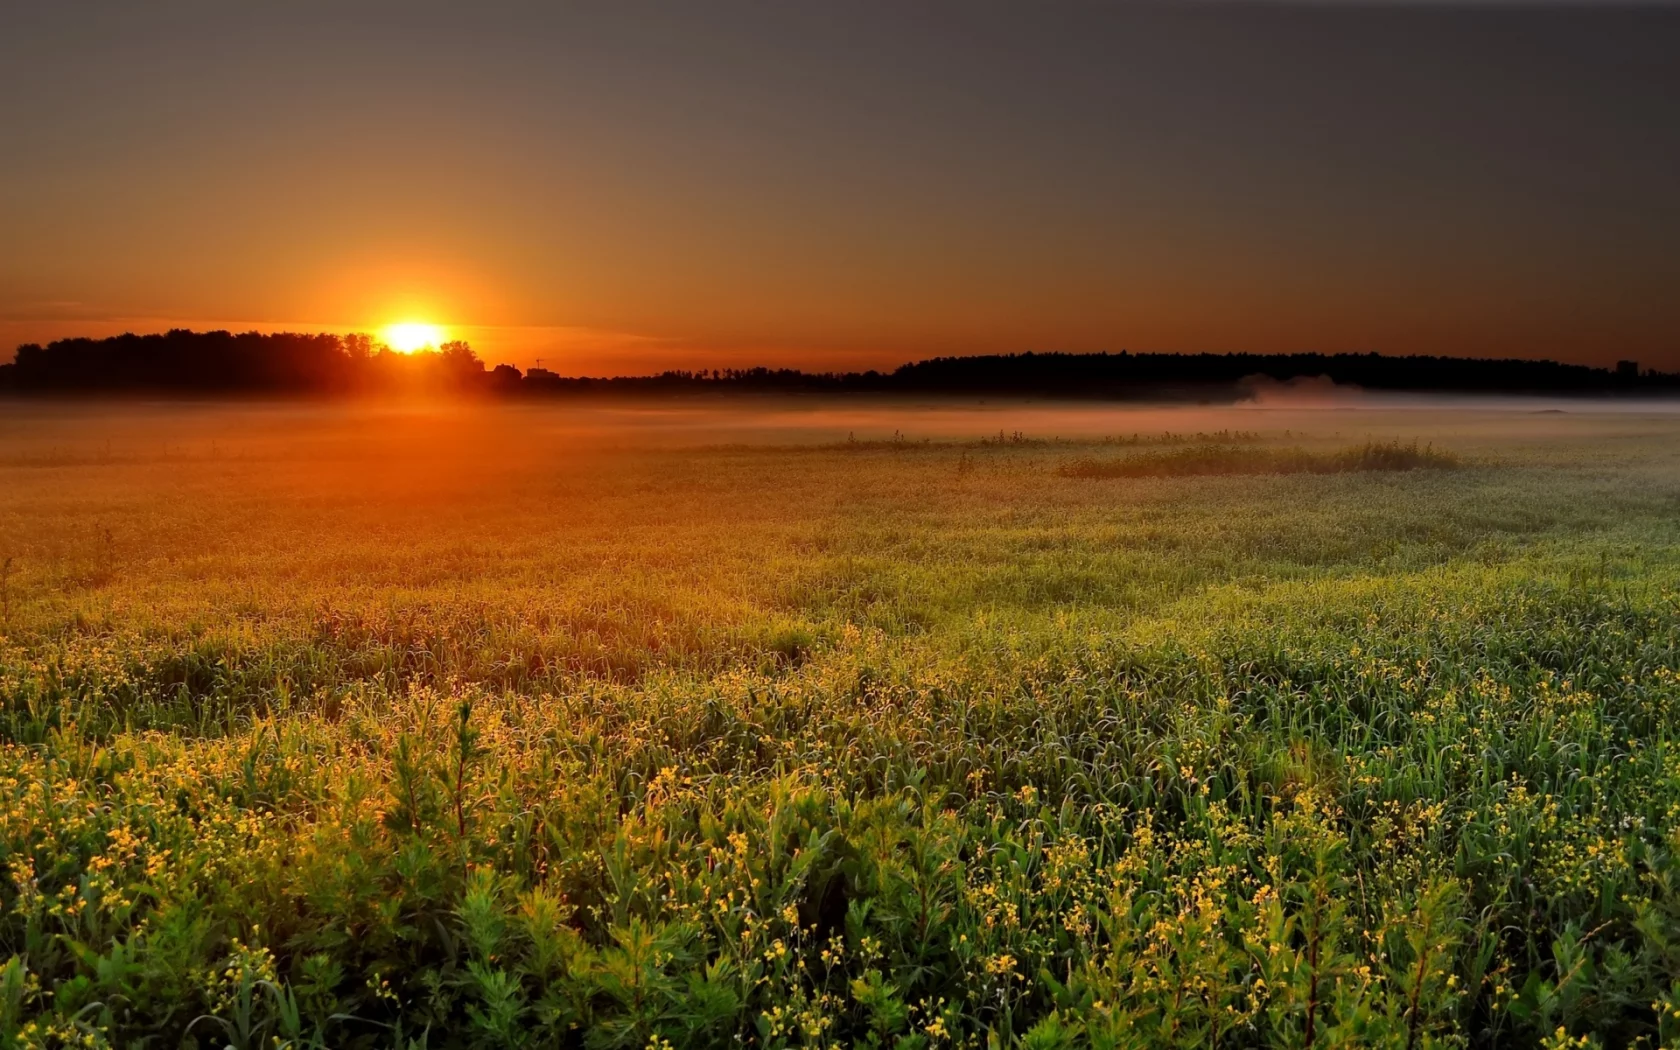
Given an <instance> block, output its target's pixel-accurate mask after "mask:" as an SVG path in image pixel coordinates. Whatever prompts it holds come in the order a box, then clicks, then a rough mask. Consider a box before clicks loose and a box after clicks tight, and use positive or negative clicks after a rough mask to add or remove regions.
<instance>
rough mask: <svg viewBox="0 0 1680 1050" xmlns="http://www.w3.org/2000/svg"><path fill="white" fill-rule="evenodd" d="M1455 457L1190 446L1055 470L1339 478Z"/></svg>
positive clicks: (1388, 450)
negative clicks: (1337, 476) (1351, 473)
mask: <svg viewBox="0 0 1680 1050" xmlns="http://www.w3.org/2000/svg"><path fill="white" fill-rule="evenodd" d="M1458 465H1459V458H1458V457H1457V456H1455V455H1453V454H1452V453H1450V452H1443V451H1439V450H1437V449H1436V448H1434V446H1432V445H1426V446H1424V447H1422V448H1420V447H1418V443H1417V442H1416V441H1413V442H1411V443H1409V444H1401V443H1400V442H1399V441H1397V440H1396V441H1388V442H1381V441H1368V442H1366V443H1365V444H1363V445H1355V446H1352V447H1350V448H1344V449H1339V450H1337V451H1334V452H1309V451H1307V450H1306V449H1304V448H1298V447H1297V448H1265V447H1252V446H1250V447H1243V446H1236V445H1192V446H1190V447H1188V448H1175V449H1171V450H1168V451H1152V452H1143V453H1138V454H1136V455H1132V456H1127V457H1125V458H1122V459H1107V460H1103V459H1077V460H1074V461H1073V462H1071V463H1066V464H1063V465H1062V466H1061V467H1060V468H1058V472H1059V473H1060V474H1061V475H1062V476H1063V477H1069V478H1176V477H1197V476H1201V475H1208V474H1344V473H1347V472H1348V471H1355V470H1445V469H1451V468H1454V467H1457V466H1458Z"/></svg>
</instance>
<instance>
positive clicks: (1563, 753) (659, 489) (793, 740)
mask: <svg viewBox="0 0 1680 1050" xmlns="http://www.w3.org/2000/svg"><path fill="white" fill-rule="evenodd" d="M1646 440H1647V441H1649V442H1650V450H1649V452H1647V453H1644V454H1643V455H1644V458H1642V459H1641V458H1635V457H1630V456H1628V455H1627V454H1626V451H1625V448H1623V447H1622V446H1614V447H1616V448H1617V449H1618V451H1617V460H1616V466H1614V467H1613V468H1609V469H1595V470H1593V471H1590V472H1588V471H1578V470H1574V469H1573V465H1574V464H1575V463H1576V462H1577V460H1576V459H1573V458H1571V457H1574V456H1588V457H1590V456H1596V455H1598V454H1599V453H1601V452H1602V451H1603V450H1604V449H1605V448H1607V447H1611V446H1601V445H1594V444H1590V443H1580V444H1577V445H1576V446H1573V447H1570V448H1565V449H1563V450H1561V451H1559V452H1557V453H1555V454H1554V455H1555V458H1553V459H1549V460H1547V459H1540V460H1536V459H1534V458H1532V457H1533V454H1532V452H1528V453H1524V452H1522V449H1521V447H1520V445H1519V444H1518V443H1517V442H1511V443H1509V444H1508V445H1507V446H1502V447H1504V448H1506V450H1507V451H1508V452H1509V454H1510V457H1511V458H1512V459H1514V460H1516V461H1517V462H1518V463H1519V464H1522V459H1521V457H1522V456H1523V455H1528V456H1530V458H1529V459H1528V460H1527V462H1526V465H1513V466H1507V467H1503V468H1500V469H1497V470H1477V471H1461V472H1458V473H1456V474H1450V475H1443V476H1441V477H1437V478H1430V479H1422V478H1417V479H1413V478H1406V477H1397V478H1381V479H1379V478H1376V477H1369V478H1367V477H1362V476H1360V475H1358V474H1354V475H1353V476H1350V477H1348V478H1345V479H1338V481H1337V483H1336V484H1335V485H1325V484H1323V483H1322V482H1320V481H1319V480H1317V479H1315V478H1313V477H1311V476H1304V477H1301V478H1297V479H1294V480H1292V481H1291V482H1290V483H1289V484H1290V485H1291V486H1293V487H1292V488H1291V495H1292V498H1291V499H1290V500H1288V501H1278V500H1271V499H1262V498H1261V497H1260V496H1257V495H1255V494H1253V493H1252V492H1248V493H1244V492H1239V491H1236V490H1233V489H1232V487H1231V486H1228V485H1220V484H1217V483H1200V482H1197V481H1196V480H1195V479H1193V478H1192V479H1187V480H1186V481H1185V482H1184V483H1183V484H1182V485H1177V486H1172V487H1171V488H1172V491H1163V490H1164V489H1165V488H1167V487H1153V488H1152V489H1150V490H1149V491H1141V490H1140V493H1139V496H1138V499H1137V500H1136V501H1134V502H1130V503H1126V504H1124V505H1118V504H1117V503H1116V501H1115V500H1114V499H1113V498H1112V495H1111V494H1105V493H1104V492H1102V491H1101V489H1102V487H1101V486H1070V485H1067V484H1065V483H1064V482H1061V481H1059V480H1058V479H1057V478H1056V477H1055V476H1054V475H1053V474H1052V472H1051V469H1052V467H1053V464H1054V463H1055V461H1056V459H1057V457H1058V455H1060V454H1061V453H1059V452H1058V451H1057V450H1056V449H1055V448H1054V447H1051V446H1034V445H1024V446H1013V445H1007V444H1005V445H993V446H983V447H974V446H969V447H948V448H939V447H934V448H932V449H930V450H928V451H927V454H926V455H925V456H915V457H896V456H880V457H860V456H855V455H848V454H847V453H845V452H844V451H841V450H834V451H832V452H826V453H825V452H811V451H809V450H805V451H801V452H799V453H798V454H797V455H794V454H792V453H791V452H788V451H776V450H752V449H739V448H736V449H726V450H716V451H711V452H706V453H658V454H651V453H650V454H646V455H643V454H636V455H630V454H625V455H615V456H612V457H605V458H602V459H600V460H599V461H597V462H594V463H586V464H574V465H572V466H570V467H562V468H557V467H554V466H552V465H551V464H550V463H549V462H548V461H546V460H545V461H541V462H538V463H534V464H533V465H532V466H531V468H530V471H529V472H528V473H521V474H519V475H516V476H515V477H514V479H513V481H511V482H498V483H497V484H496V485H494V486H489V485H483V486H479V487H477V488H476V489H473V490H472V494H473V498H472V499H470V500H462V499H461V498H460V494H461V489H460V487H459V486H460V484H461V482H459V479H449V478H438V477H432V476H430V475H428V476H426V477H425V478H424V480H423V481H422V482H410V481H407V480H404V481H402V484H401V486H398V485H397V484H396V482H392V481H391V480H390V479H389V477H385V478H384V479H383V480H382V479H381V476H380V475H379V474H377V473H374V472H371V470H370V472H368V473H361V472H360V471H358V472H354V473H346V474H345V475H344V476H342V477H339V476H331V475H326V474H322V473H311V472H300V473H299V474H297V475H295V476H291V477H289V478H288V477H287V476H285V475H283V474H279V475H277V473H276V470H275V467H274V464H273V462H268V463H264V464H263V465H261V466H260V467H248V468H240V470H239V471H237V472H231V473H230V472H229V471H228V470H227V469H226V468H225V466H223V465H215V464H205V465H203V466H202V467H183V466H181V465H179V464H176V465H174V466H173V467H172V473H170V474H169V475H167V476H166V475H143V474H136V473H131V472H132V471H138V470H142V469H146V468H142V467H140V466H135V465H127V464H116V465H115V466H114V467H111V466H110V465H106V466H100V467H97V468H94V467H83V466H67V467H64V468H54V469H57V470H59V473H57V474H56V475H50V474H46V473H45V472H44V471H43V468H40V467H30V468H29V473H30V475H31V477H32V478H33V479H34V480H32V481H29V482H28V484H27V485H26V486H23V487H19V488H14V489H13V491H14V492H16V493H18V496H17V500H16V502H14V503H13V505H12V509H10V510H9V511H7V513H8V514H9V515H10V517H9V518H8V522H9V527H10V529H11V538H12V540H13V543H14V549H15V550H16V551H17V552H18V553H17V554H16V555H15V557H16V559H17V560H16V566H17V567H16V569H15V570H14V575H13V578H12V580H11V586H12V588H13V591H12V602H13V608H12V611H11V619H10V621H9V622H8V625H7V626H6V627H5V629H4V630H5V633H4V637H3V638H0V795H3V797H4V799H5V801H4V803H3V804H0V865H3V870H4V875H3V877H0V1041H4V1042H5V1043H6V1045H16V1046H48V1045H51V1046H63V1045H68V1044H71V1043H74V1044H76V1045H81V1046H89V1045H91V1046H106V1045H108V1046H180V1045H188V1046H193V1045H198V1046H214V1047H223V1046H230V1045H231V1046H235V1047H256V1046H259V1045H260V1046H263V1047H277V1046H278V1047H292V1048H300V1047H364V1046H365V1047H386V1046H401V1047H405V1048H406V1047H414V1046H425V1047H507V1046H518V1047H539V1046H557V1047H559V1046H579V1045H582V1046H590V1047H620V1046H621V1047H638V1048H640V1047H647V1046H650V1045H657V1046H665V1045H667V1044H668V1045H670V1046H673V1047H675V1046H679V1045H681V1046H719V1047H721V1046H732V1045H755V1046H777V1047H780V1046H794V1045H801V1046H804V1045H814V1046H827V1045H833V1046H842V1045H862V1046H895V1047H929V1048H931V1047H942V1046H947V1045H950V1046H956V1045H965V1046H984V1045H998V1046H1031V1047H1055V1046H1186V1047H1188V1046H1207V1045H1219V1046H1256V1045H1274V1046H1306V1045H1312V1046H1331V1045H1336V1046H1369V1045H1386V1046H1394V1047H1422V1046H1442V1045H1469V1044H1476V1045H1493V1044H1498V1045H1511V1046H1532V1045H1541V1044H1547V1045H1551V1044H1554V1043H1556V1042H1558V1041H1559V1040H1560V1039H1568V1040H1579V1039H1585V1040H1587V1041H1588V1042H1589V1043H1591V1042H1593V1041H1597V1042H1599V1043H1601V1044H1603V1045H1631V1044H1633V1043H1635V1042H1636V1041H1640V1040H1643V1041H1644V1045H1666V1044H1669V1043H1672V1042H1673V1041H1674V1040H1676V1039H1677V1038H1680V1027H1677V1023H1680V1022H1677V1018H1680V1014H1677V1013H1676V1011H1680V985H1677V984H1676V980H1675V975H1676V974H1677V973H1680V948H1677V946H1680V859H1677V858H1680V831H1677V828H1680V751H1677V750H1676V744H1675V741H1673V740H1670V739H1669V738H1670V737H1671V736H1673V735H1674V726H1675V725H1676V724H1677V721H1676V720H1677V716H1680V673H1677V672H1676V668H1677V667H1680V548H1677V547H1676V539H1675V536H1674V533H1673V529H1672V525H1671V523H1670V498H1671V496H1670V493H1672V492H1673V491H1675V490H1676V489H1677V488H1680V480H1677V479H1676V478H1675V476H1674V475H1673V468H1672V466H1670V465H1669V464H1670V463H1671V462H1672V459H1671V456H1670V453H1671V451H1672V447H1673V446H1674V445H1676V444H1680V433H1675V434H1669V435H1666V436H1664V435H1659V436H1658V437H1652V438H1647V439H1646ZM1665 442H1666V444H1665ZM1379 455H1380V453H1379ZM964 462H967V463H971V464H972V467H971V469H968V470H966V471H964V472H962V473H961V474H960V475H959V472H958V471H957V470H956V469H955V467H956V465H957V464H959V463H964ZM397 466H399V467H400V464H398V465H397ZM90 469H99V470H107V469H115V470H117V471H119V473H117V474H103V475H100V476H98V477H90V476H87V475H84V474H79V473H77V472H78V471H85V470H90ZM384 469H387V470H392V469H396V468H395V467H391V466H389V465H387V466H385V467H384ZM20 476H21V472H20V473H19V474H13V475H12V476H11V480H14V481H15V480H16V479H17V478H19V477H20ZM370 478H371V479H373V480H372V481H370V480H369V479H370ZM378 484H384V485H389V486H391V487H390V488H389V489H387V490H384V491H379V492H377V493H376V494H375V495H374V496H372V497H370V496H369V494H368V492H367V490H368V487H369V486H370V485H378ZM557 489H558V490H561V491H563V492H564V493H565V494H566V498H564V499H560V498H557V496H556V491H557ZM444 496H447V497H448V498H447V499H445V498H442V497H444ZM90 513H93V514H96V515H97V516H98V520H99V521H100V522H101V523H104V522H110V524H109V525H104V524H101V528H102V529H104V528H108V529H110V530H111V534H114V535H116V536H118V537H120V542H118V543H115V544H114V545H112V544H108V543H107V542H106V535H107V534H105V533H102V532H99V531H98V530H89V529H87V528H86V527H85V526H84V525H83V524H82V519H83V517H84V516H86V515H88V514H90ZM100 559H106V560H108V561H109V562H110V563H111V564H110V566H109V568H110V571H109V572H108V573H106V574H103V575H101V576H100V577H99V578H97V579H95V578H92V577H89V576H88V574H87V573H86V572H85V571H84V568H85V566H86V564H87V563H88V562H89V561H90V560H93V561H99V560H100ZM1560 1031H1561V1035H1560ZM1572 1045H1573V1044H1572Z"/></svg>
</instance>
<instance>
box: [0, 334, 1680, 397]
mask: <svg viewBox="0 0 1680 1050" xmlns="http://www.w3.org/2000/svg"><path fill="white" fill-rule="evenodd" d="M1321 376H1322V377H1326V378H1328V379H1330V380H1333V381H1334V382H1336V383H1338V384H1346V385H1352V386H1358V387H1361V388H1364V389H1367V390H1387V391H1422V392H1431V391H1433V392H1443V393H1446V392H1451V393H1483V394H1492V393H1544V394H1565V395H1586V394H1633V393H1642V394H1657V393H1661V394H1670V393H1676V392H1680V373H1665V372H1656V371H1652V370H1645V371H1640V369H1639V367H1638V365H1637V364H1636V363H1635V362H1632V361H1622V362H1619V363H1618V364H1617V366H1616V367H1615V368H1613V369H1610V368H1592V367H1589V366H1586V365H1570V364H1560V363H1558V362H1556V361H1527V360H1517V359H1497V360H1494V359H1474V358H1455V357H1423V356H1409V357H1388V356H1383V355H1380V354H1132V353H1127V352H1125V351H1121V352H1120V353H1117V354H1109V353H1100V354H1066V353H1022V354H1006V355H991V356H983V357H937V358H933V359H931V360H927V361H919V362H916V363H914V364H907V365H904V366H902V367H900V368H897V369H895V370H893V371H891V372H876V371H869V372H845V373H835V372H823V373H813V372H801V371H797V370H794V369H770V368H746V369H738V368H730V369H710V370H707V369H702V370H699V371H669V372H662V373H660V374H658V375H650V376H618V377H614V378H590V377H569V376H561V375H558V374H556V373H555V372H552V371H550V370H548V369H543V368H533V369H530V370H529V371H525V372H521V371H520V370H519V369H517V368H514V367H513V366H511V365H497V366H496V367H494V368H486V367H485V365H484V362H483V361H481V360H479V358H478V355H477V354H475V353H474V352H473V350H472V348H471V347H470V346H468V345H467V344H466V343H464V342H449V343H444V344H443V345H442V346H440V347H438V348H437V349H436V350H426V351H422V352H419V353H414V354H403V353H397V352H396V351H393V350H391V349H390V348H388V347H385V346H383V345H381V344H379V343H377V342H375V341H374V340H373V339H372V338H370V337H368V336H365V335H349V336H338V335H326V334H320V335H307V334H296V333H285V332H282V333H276V334H261V333H257V332H245V333H241V334H237V335H236V334H233V333H230V332H222V331H216V332H191V331H186V330H183V329H176V330H174V331H170V332H167V333H164V334H162V335H119V336H114V337H111V338H108V339H60V340H58V341H56V342H53V343H50V344H48V345H47V346H40V345H37V344H33V343H30V344H25V345H23V346H20V347H18V350H17V357H16V360H15V361H14V362H13V363H11V364H6V365H0V391H5V392H8V393H12V394H24V395H27V394H60V395H75V394H140V395H154V396H155V395H174V396H224V395H242V396H264V395H288V396H292V395H313V396H320V395H328V396H331V395H354V394H381V393H403V392H430V393H482V394H487V395H499V396H542V395H552V394H566V393H591V392H596V393H610V392H615V391H617V392H624V393H653V392H672V393H674V392H684V391H695V392H698V391H712V390H717V391H723V390H739V391H765V392H773V391H782V392H801V391H803V392H811V393H824V392H832V393H839V392H850V391H856V392H873V393H914V394H935V393H965V394H993V395H1001V394H1012V395H1021V396H1053V397H1084V398H1139V399H1155V398H1159V399H1177V398H1186V397H1189V398H1197V399H1209V400H1214V399H1225V398H1235V397H1239V396H1242V394H1243V393H1244V392H1245V391H1246V390H1247V389H1249V388H1250V387H1251V386H1252V384H1253V383H1254V382H1255V381H1256V380H1257V379H1258V378H1260V377H1269V378H1270V379H1275V380H1289V379H1295V378H1301V377H1321Z"/></svg>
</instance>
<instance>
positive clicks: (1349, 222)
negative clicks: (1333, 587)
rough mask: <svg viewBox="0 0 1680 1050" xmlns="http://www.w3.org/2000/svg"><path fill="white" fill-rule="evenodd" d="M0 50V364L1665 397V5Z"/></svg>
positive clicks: (960, 18)
mask: <svg viewBox="0 0 1680 1050" xmlns="http://www.w3.org/2000/svg"><path fill="white" fill-rule="evenodd" d="M852 10H853V12H854V17H851V18H847V19H843V20H842V19H839V18H837V17H836V16H835V15H834V13H832V12H824V11H819V10H794V9H776V10H766V9H765V8H763V7H757V6H748V5H739V6H738V5H734V4H730V3H723V4H720V5H719V6H717V7H715V8H708V10H707V11H705V12H704V13H700V12H697V11H696V10H695V9H694V8H692V7H688V6H686V5H684V6H672V7H668V8H666V7H659V6H657V5H655V6H648V7H645V8H638V9H637V10H636V11H633V12H625V11H618V12H613V11H605V10H597V11H578V10H568V11H564V12H546V13H545V12H541V11H523V10H522V11H512V10H506V9H497V10H495V11H492V12H490V13H480V14H472V13H469V12H466V11H464V10H461V9H457V8H452V7H448V6H439V7H435V8H434V7H432V6H430V5H427V4H425V3H415V4H412V5H405V6H403V7H401V8H390V9H382V8H380V7H379V6H378V5H370V6H369V7H368V8H367V9H362V8H357V9H355V10H354V11H350V12H343V11H341V12H338V13H337V14H334V15H331V16H329V15H327V14H325V13H323V12H313V13H311V12H308V11H303V12H301V13H300V12H287V11H278V10H271V11H251V10H244V9H229V8H219V7H214V6H204V7H196V6H193V5H190V4H189V5H184V6H181V7H178V8H171V9H169V10H168V11H166V12H162V13H158V12H140V11H134V10H130V9H128V8H126V7H125V6H122V5H113V6H111V7H109V8H93V9H89V10H85V11H84V10H78V11H77V12H68V11H62V10H59V9H56V8H43V9H41V10H33V11H18V10H13V9H11V8H8V9H7V11H6V12H5V13H4V14H0V140H3V141H5V142H6V143H7V153H8V159H7V163H6V164H5V165H0V245H4V250H3V251H0V354H4V353H5V351H6V350H9V349H10V347H11V346H14V345H16V344H17V343H20V342H26V341H46V340H49V339H52V338H57V337H60V336H66V335H105V334H114V333H117V332H120V331H125V330H133V331H153V330H160V329H165V328H170V327H192V328H210V327H216V328H232V329H236V330H245V329H251V328H256V329H263V330H271V329H278V328H289V329H302V330H329V331H351V330H367V331H377V330H378V329H379V328H380V327H382V326H383V325H385V324H388V323H391V322H394V321H399V320H427V321H432V322H436V323H440V324H443V325H445V326H448V327H449V328H450V330H451V334H452V335H455V336H459V337H464V338H466V339H468V340H469V341H470V342H472V343H473V345H474V346H475V347H476V348H477V349H478V350H479V351H480V353H481V356H483V357H485V358H486V359H487V360H489V361H491V362H500V361H508V362H511V363H515V364H519V365H522V366H529V365H531V364H533V363H535V362H536V360H537V359H538V358H541V359H543V361H544V363H545V364H547V365H548V366H550V367H553V368H556V369H558V370H560V371H563V372H569V373H584V374H603V373H634V372H646V371H651V370H658V369H661V368H667V367H713V366H725V365H743V364H770V365H791V366H797V367H803V368H808V369H829V368H867V367H891V366H893V365H896V364H899V363H901V362H903V361H906V360H911V359H915V358H920V357H926V356H931V355H935V354H951V353H984V352H999V351H1015V350H1029V349H1037V350H1050V349H1060V350H1105V349H1106V350H1120V349H1122V348H1128V349H1131V350H1134V351H1142V350H1184V351H1204V350H1212V351H1223V350H1244V351H1255V352H1266V351H1297V350H1321V351H1327V352H1334V351H1341V350H1361V351H1362V350H1377V351H1382V352H1388V353H1414V352H1415V353H1449V354H1487V355H1513V356H1548V357H1556V358H1561V359H1566V360H1576V361H1588V362H1596V363H1608V362H1610V361H1614V360H1616V359H1618V358H1622V357H1633V358H1637V359H1639V360H1641V361H1643V362H1645V363H1647V364H1650V365H1655V366H1658V367H1667V368H1680V295H1675V294H1674V289H1675V288H1676V287H1680V262H1677V253H1676V252H1675V251H1674V248H1673V245H1674V244H1675V243H1677V241H1680V206H1677V204H1676V198H1677V195H1676V194H1675V193H1674V191H1673V188H1674V186H1675V185H1677V184H1680V122H1676V121H1674V120H1673V119H1672V117H1673V114H1674V113H1675V112H1677V111H1680V73H1677V72H1676V66H1677V64H1676V63H1673V62H1672V61H1671V60H1670V59H1671V56H1672V54H1673V51H1674V48H1675V47H1676V46H1680V12H1677V11H1675V10H1673V9H1654V8H1653V9H1644V8H1618V9H1616V10H1615V11H1610V12H1602V13H1600V12H1592V11H1588V10H1586V9H1584V8H1582V9H1573V8H1569V9H1559V8H1557V7H1556V6H1555V5H1549V6H1546V7H1539V8H1526V7H1522V6H1521V5H1510V6H1508V7H1503V6H1502V7H1501V8H1500V9H1498V10H1493V9H1443V8H1440V7H1437V6H1435V5H1428V7H1427V9H1401V8H1394V7H1387V8H1376V7H1371V8H1361V9H1360V10H1358V11H1346V10H1341V11H1337V10H1330V9H1327V8H1322V7H1301V8H1294V7H1288V6H1287V5H1277V6H1270V5H1268V6H1267V7H1265V8H1263V9H1259V8H1248V7H1239V6H1206V7H1198V8H1194V9H1184V8H1171V7H1167V6H1161V7H1149V6H1147V5H1141V6H1128V5H1114V7H1113V8H1112V9H1105V8H1085V7H1082V8H1070V9H1065V10H1058V11H1051V12H1046V11H1042V10H1041V11H1037V12H1034V10H1033V9H1031V8H1028V7H1020V6H1015V5H998V6H991V5H988V4H984V3H979V4H973V5H950V6H946V5H940V4H937V3H936V4H930V5H928V6H926V7H921V8H915V9H913V10H912V9H906V8H903V7H899V6H896V5H895V6H886V5H883V6H880V7H859V8H854V9H852Z"/></svg>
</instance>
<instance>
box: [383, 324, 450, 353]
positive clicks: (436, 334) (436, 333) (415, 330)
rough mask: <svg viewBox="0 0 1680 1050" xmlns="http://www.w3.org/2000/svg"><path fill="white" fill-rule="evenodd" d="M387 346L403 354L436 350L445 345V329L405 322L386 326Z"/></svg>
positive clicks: (437, 326)
mask: <svg viewBox="0 0 1680 1050" xmlns="http://www.w3.org/2000/svg"><path fill="white" fill-rule="evenodd" d="M384 335H385V345H387V346H389V347H390V348H391V349H392V350H395V351H397V352H398V353H403V354H412V353H415V352H416V351H419V350H428V349H431V350H435V349H437V348H438V347H439V346H441V345H443V328H442V327H441V326H439V325H435V324H425V323H423V322H420V321H404V322H403V323H401V324H393V325H386V326H385V332H384Z"/></svg>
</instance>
